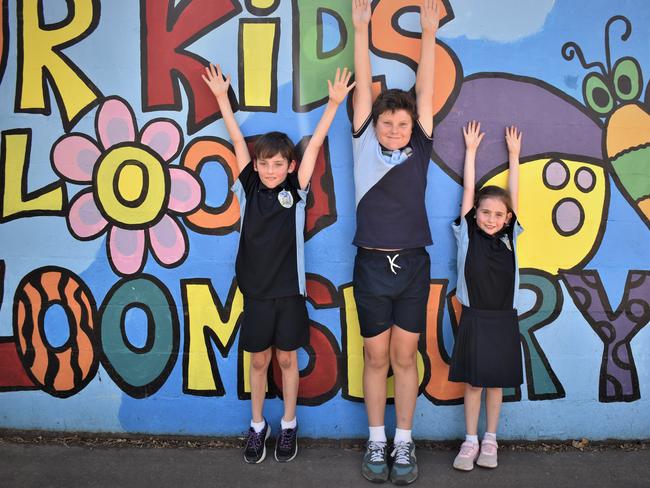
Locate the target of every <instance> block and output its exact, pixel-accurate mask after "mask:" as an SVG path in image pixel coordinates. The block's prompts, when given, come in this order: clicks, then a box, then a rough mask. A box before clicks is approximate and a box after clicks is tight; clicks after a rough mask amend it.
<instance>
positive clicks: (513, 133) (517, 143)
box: [506, 125, 521, 213]
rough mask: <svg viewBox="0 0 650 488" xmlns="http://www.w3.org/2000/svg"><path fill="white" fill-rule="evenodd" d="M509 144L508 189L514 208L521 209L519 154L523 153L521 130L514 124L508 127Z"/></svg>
mask: <svg viewBox="0 0 650 488" xmlns="http://www.w3.org/2000/svg"><path fill="white" fill-rule="evenodd" d="M506 145H507V146H508V191H510V198H511V199H512V210H514V212H515V213H517V211H518V210H519V154H520V153H521V131H518V130H517V128H516V127H515V126H514V125H512V126H510V127H506Z"/></svg>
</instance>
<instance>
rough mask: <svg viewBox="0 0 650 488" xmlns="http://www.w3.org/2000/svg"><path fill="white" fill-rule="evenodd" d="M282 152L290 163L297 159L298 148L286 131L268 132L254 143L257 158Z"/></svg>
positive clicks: (266, 157) (254, 154) (254, 152)
mask: <svg viewBox="0 0 650 488" xmlns="http://www.w3.org/2000/svg"><path fill="white" fill-rule="evenodd" d="M276 154H280V156H282V157H283V158H285V159H286V160H287V161H288V162H289V164H291V161H294V160H295V159H296V148H295V146H294V145H293V142H291V139H289V136H287V135H286V134H285V133H284V132H277V131H274V132H267V133H266V134H263V135H261V136H259V137H258V138H257V139H256V140H255V144H254V145H253V157H254V158H255V159H268V158H272V157H273V156H275V155H276Z"/></svg>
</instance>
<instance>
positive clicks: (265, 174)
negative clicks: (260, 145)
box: [253, 153, 296, 189]
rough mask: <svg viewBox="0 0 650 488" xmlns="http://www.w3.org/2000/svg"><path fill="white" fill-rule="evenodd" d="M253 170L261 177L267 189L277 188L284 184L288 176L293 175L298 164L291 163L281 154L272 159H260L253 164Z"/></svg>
mask: <svg viewBox="0 0 650 488" xmlns="http://www.w3.org/2000/svg"><path fill="white" fill-rule="evenodd" d="M253 165H254V166H253V168H254V169H255V171H257V172H258V173H259V175H260V180H262V183H264V186H266V187H267V188H271V189H273V188H275V187H277V186H278V185H281V184H282V183H284V180H286V179H287V174H289V173H292V172H293V170H294V169H295V167H296V162H295V161H291V162H289V161H288V160H287V158H285V157H283V156H282V155H281V154H280V153H277V154H276V155H275V156H271V157H270V158H259V159H256V160H255V161H254V162H253Z"/></svg>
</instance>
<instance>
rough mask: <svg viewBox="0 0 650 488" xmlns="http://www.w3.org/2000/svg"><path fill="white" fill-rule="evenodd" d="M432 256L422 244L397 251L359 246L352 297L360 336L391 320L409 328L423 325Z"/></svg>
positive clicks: (379, 330) (414, 329)
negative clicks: (355, 307)
mask: <svg viewBox="0 0 650 488" xmlns="http://www.w3.org/2000/svg"><path fill="white" fill-rule="evenodd" d="M430 268H431V260H430V258H429V253H427V251H426V249H425V248H423V247H419V248H415V249H402V250H400V251H379V250H376V249H364V248H362V247H360V248H358V250H357V255H356V258H355V259H354V276H353V286H354V300H355V302H356V304H357V313H358V314H359V325H360V328H361V335H362V336H363V337H374V336H376V335H378V334H381V333H382V332H384V331H385V330H387V329H389V328H390V327H391V326H392V325H393V324H395V325H397V326H398V327H399V328H400V329H404V330H406V331H408V332H416V333H422V332H424V330H425V329H426V319H427V301H428V299H429V280H430Z"/></svg>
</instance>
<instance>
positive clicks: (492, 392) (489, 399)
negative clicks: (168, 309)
mask: <svg viewBox="0 0 650 488" xmlns="http://www.w3.org/2000/svg"><path fill="white" fill-rule="evenodd" d="M502 403H503V389H502V388H487V392H486V394H485V406H486V408H487V431H488V432H492V433H495V434H496V431H497V427H498V426H499V414H500V413H501V404H502Z"/></svg>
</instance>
